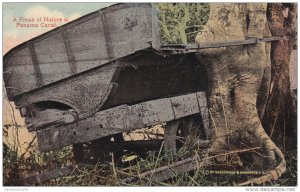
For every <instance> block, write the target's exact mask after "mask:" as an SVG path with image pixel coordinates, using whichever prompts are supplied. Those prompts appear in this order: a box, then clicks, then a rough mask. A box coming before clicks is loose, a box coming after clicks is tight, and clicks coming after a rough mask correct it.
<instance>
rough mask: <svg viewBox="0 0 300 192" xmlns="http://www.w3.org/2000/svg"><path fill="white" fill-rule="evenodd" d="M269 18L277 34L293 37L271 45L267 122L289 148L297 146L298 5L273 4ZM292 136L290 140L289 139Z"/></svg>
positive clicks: (281, 142)
mask: <svg viewBox="0 0 300 192" xmlns="http://www.w3.org/2000/svg"><path fill="white" fill-rule="evenodd" d="M267 18H268V21H269V26H270V31H271V33H272V35H273V36H289V39H284V40H282V41H278V42H273V43H272V47H271V61H272V62H271V65H272V79H271V87H270V97H269V99H268V102H267V108H266V113H265V116H264V118H263V125H264V127H265V128H266V131H267V132H268V134H269V135H270V137H271V138H272V139H274V140H275V141H276V143H278V144H279V145H281V146H282V147H283V150H285V148H286V147H285V146H286V145H287V144H288V145H290V146H291V145H294V146H295V145H296V144H297V142H296V140H294V139H292V138H295V135H296V133H297V125H296V117H297V115H296V104H295V101H294V99H293V95H292V92H291V87H290V77H289V70H290V69H289V67H290V66H289V63H290V61H291V59H296V58H291V53H292V51H293V50H294V51H296V50H295V49H296V48H297V47H296V45H297V43H296V40H295V38H296V33H297V31H296V23H297V6H296V4H291V3H290V4H284V5H283V4H279V3H270V4H268V9H267ZM286 138H290V139H286Z"/></svg>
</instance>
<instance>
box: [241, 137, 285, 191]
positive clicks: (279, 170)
mask: <svg viewBox="0 0 300 192" xmlns="http://www.w3.org/2000/svg"><path fill="white" fill-rule="evenodd" d="M269 140H270V141H271V139H269ZM274 146H275V147H274V152H275V154H276V155H278V157H279V159H280V163H279V164H278V165H277V166H276V167H275V168H274V169H272V170H270V171H268V172H267V173H266V174H265V175H263V176H261V177H257V178H253V179H250V180H248V181H246V182H243V183H239V184H238V186H245V185H261V184H265V183H266V182H270V181H275V180H277V179H278V178H279V177H281V175H282V174H283V173H284V172H285V171H286V161H285V158H284V155H283V153H282V152H281V150H280V149H279V148H278V147H277V146H276V145H275V144H274Z"/></svg>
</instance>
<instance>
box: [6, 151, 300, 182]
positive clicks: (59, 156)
mask: <svg viewBox="0 0 300 192" xmlns="http://www.w3.org/2000/svg"><path fill="white" fill-rule="evenodd" d="M195 152H196V153H198V152H199V151H194V152H192V153H195ZM35 153H38V152H35ZM190 155H191V152H190V151H187V150H181V151H179V153H178V154H177V155H176V156H173V155H165V154H164V153H163V152H162V148H161V149H160V150H158V151H150V152H147V154H146V156H144V158H142V157H139V156H138V157H137V158H135V159H134V160H132V161H129V162H122V161H120V160H118V159H115V157H114V155H113V154H111V161H110V162H97V163H96V164H94V165H89V166H84V167H82V166H78V165H76V163H75V162H74V161H73V160H72V149H71V147H66V148H63V149H61V150H58V151H52V152H49V153H46V154H43V155H41V154H35V155H32V156H30V157H28V158H23V159H20V158H18V156H17V155H16V153H14V152H13V151H12V150H10V149H7V152H6V155H5V156H4V162H3V164H4V186H18V185H23V184H24V183H23V179H24V177H25V176H26V175H28V174H30V173H33V172H37V171H41V170H50V169H52V168H57V167H60V166H66V165H73V166H74V167H75V168H74V170H73V172H72V174H70V175H69V176H65V177H61V178H58V179H53V180H50V181H47V182H43V183H40V184H39V185H42V186H104V185H105V186H232V185H235V183H236V181H237V180H239V179H241V178H240V176H238V175H235V174H232V175H231V174H208V173H209V171H211V170H233V169H235V168H237V165H229V164H226V163H223V164H222V163H220V162H217V161H211V162H210V165H209V166H207V167H202V168H198V169H197V170H194V171H190V172H187V173H183V174H176V172H173V174H174V175H173V178H171V179H169V180H166V181H156V180H155V179H153V178H152V177H151V176H149V177H146V178H139V177H138V175H140V174H141V173H143V172H146V171H149V170H153V169H155V168H158V167H161V166H164V165H169V164H171V163H173V162H175V161H178V160H181V159H184V158H186V157H188V156H190ZM286 160H287V167H288V168H287V172H286V173H285V174H284V175H283V176H282V177H281V178H280V179H278V180H277V181H275V182H271V183H268V184H267V185H268V186H295V185H296V182H297V169H296V167H297V153H296V150H293V151H291V152H289V153H286ZM130 177H137V178H138V179H137V181H136V182H131V183H128V182H126V179H127V178H130Z"/></svg>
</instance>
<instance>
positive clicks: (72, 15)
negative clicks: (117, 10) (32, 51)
mask: <svg viewBox="0 0 300 192" xmlns="http://www.w3.org/2000/svg"><path fill="white" fill-rule="evenodd" d="M112 4H113V3H16V2H15V3H3V13H2V14H3V52H4V54H5V53H6V52H7V51H9V50H10V49H11V48H13V47H15V46H17V45H19V44H21V43H23V42H25V41H27V40H29V39H31V38H33V37H36V36H38V35H40V34H42V33H45V32H46V31H49V30H51V29H53V28H51V27H40V24H41V22H37V19H38V18H40V17H42V18H43V17H51V18H67V19H68V20H69V21H71V20H74V19H77V18H79V17H81V16H83V15H86V14H88V13H91V12H93V11H96V10H99V9H101V8H104V7H107V6H110V5H112ZM21 17H23V18H31V19H32V18H33V19H34V22H29V21H24V22H20V21H21V20H20V18H21ZM17 23H22V24H30V23H37V24H38V25H39V27H35V28H32V27H31V28H27V27H20V26H17ZM61 24H65V22H58V23H57V25H61Z"/></svg>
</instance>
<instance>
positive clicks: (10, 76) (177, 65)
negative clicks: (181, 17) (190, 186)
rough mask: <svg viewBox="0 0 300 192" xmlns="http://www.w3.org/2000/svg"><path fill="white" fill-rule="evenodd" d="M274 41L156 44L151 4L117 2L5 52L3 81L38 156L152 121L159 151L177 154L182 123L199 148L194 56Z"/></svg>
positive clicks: (199, 75)
mask: <svg viewBox="0 0 300 192" xmlns="http://www.w3.org/2000/svg"><path fill="white" fill-rule="evenodd" d="M273 40H276V38H275V37H272V38H267V39H256V38H251V39H247V40H245V41H236V42H222V43H214V44H163V43H161V40H160V24H159V18H158V9H157V8H156V7H155V5H153V4H133V3H131V4H116V5H113V6H110V7H107V8H104V9H101V10H99V11H96V12H93V13H91V14H88V15H85V16H83V17H81V18H79V19H77V20H74V21H72V22H70V23H67V24H65V25H63V26H61V27H58V28H56V29H54V30H51V31H49V32H47V33H45V34H42V35H40V36H38V37H36V38H33V39H31V40H29V41H27V42H25V43H22V44H21V45H19V46H17V47H15V48H13V49H12V50H10V51H9V52H8V53H7V54H6V55H5V56H4V82H5V87H6V91H7V96H8V98H9V100H10V101H13V102H15V104H16V106H17V107H18V109H19V110H20V112H21V115H22V116H23V117H25V121H26V127H27V128H28V130H29V131H34V132H36V134H37V141H38V147H39V150H40V151H49V150H56V149H60V148H62V147H64V146H68V145H75V147H74V149H76V146H80V144H82V143H87V142H95V141H99V142H100V143H101V141H103V140H106V141H109V143H110V144H111V145H112V146H113V145H114V144H115V142H124V141H123V138H122V134H121V133H123V132H130V131H133V130H136V129H140V128H145V127H149V126H153V125H157V124H164V125H165V126H164V128H165V131H164V132H165V134H164V148H165V150H166V151H168V150H176V148H177V147H178V142H177V139H176V138H177V137H176V135H178V134H180V133H179V132H178V130H179V129H180V128H182V127H189V126H190V128H195V129H198V135H197V137H198V141H197V142H198V143H200V147H206V146H208V145H209V143H210V130H209V115H208V108H207V99H206V90H207V86H208V85H207V74H206V71H205V68H204V66H203V65H202V64H201V63H199V61H198V60H197V59H196V57H195V53H196V52H197V51H198V50H199V49H204V48H213V47H223V46H233V45H243V44H254V43H258V42H260V41H273ZM195 122H196V123H195ZM183 124H184V125H185V126H183ZM195 124H197V125H199V126H194V125H195ZM186 129H189V128H186ZM124 143H126V142H124ZM124 145H126V144H124ZM98 149H99V150H101V145H99V148H98ZM75 151H76V150H75Z"/></svg>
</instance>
